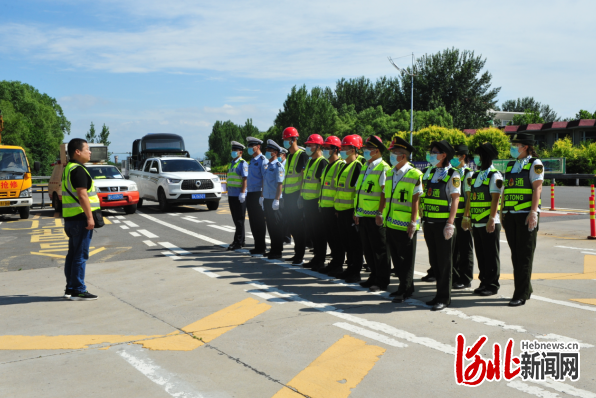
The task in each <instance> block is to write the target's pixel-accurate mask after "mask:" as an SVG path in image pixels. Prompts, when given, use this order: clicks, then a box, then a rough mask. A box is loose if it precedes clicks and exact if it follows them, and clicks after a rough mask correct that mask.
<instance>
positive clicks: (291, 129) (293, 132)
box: [282, 127, 298, 140]
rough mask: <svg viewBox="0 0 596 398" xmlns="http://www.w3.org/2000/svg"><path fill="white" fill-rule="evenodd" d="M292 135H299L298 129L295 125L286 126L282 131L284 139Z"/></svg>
mask: <svg viewBox="0 0 596 398" xmlns="http://www.w3.org/2000/svg"><path fill="white" fill-rule="evenodd" d="M292 137H298V130H296V128H295V127H286V128H285V129H284V132H283V133H282V139H283V140H285V139H288V138H292Z"/></svg>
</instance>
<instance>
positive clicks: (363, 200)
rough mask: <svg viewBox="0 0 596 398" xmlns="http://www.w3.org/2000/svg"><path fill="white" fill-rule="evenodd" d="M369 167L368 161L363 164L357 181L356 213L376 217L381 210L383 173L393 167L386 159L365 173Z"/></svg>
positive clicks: (360, 215) (361, 215)
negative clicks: (380, 182) (380, 180)
mask: <svg viewBox="0 0 596 398" xmlns="http://www.w3.org/2000/svg"><path fill="white" fill-rule="evenodd" d="M367 169H368V163H367V164H365V165H363V166H362V169H361V170H360V175H359V176H358V182H357V183H356V196H355V197H354V207H355V208H356V211H355V215H357V216H358V217H376V215H377V213H378V212H379V204H380V202H381V195H382V194H383V190H382V189H381V185H379V178H380V177H381V173H383V172H385V173H386V172H388V171H389V170H390V169H391V166H389V165H388V164H387V163H386V162H385V161H384V160H381V162H380V163H379V164H378V165H376V166H375V168H374V169H372V170H371V171H370V172H369V173H368V174H367V175H366V179H365V178H364V174H366V170H367Z"/></svg>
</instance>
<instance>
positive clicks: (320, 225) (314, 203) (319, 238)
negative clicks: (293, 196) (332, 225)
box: [304, 199, 327, 264]
mask: <svg viewBox="0 0 596 398" xmlns="http://www.w3.org/2000/svg"><path fill="white" fill-rule="evenodd" d="M304 222H305V224H306V229H307V236H310V237H311V238H312V243H313V253H314V257H313V259H312V261H313V262H315V261H316V262H320V263H321V264H322V263H324V262H325V255H326V254H327V239H326V238H325V223H324V221H323V216H322V214H321V212H320V211H319V199H312V200H305V201H304Z"/></svg>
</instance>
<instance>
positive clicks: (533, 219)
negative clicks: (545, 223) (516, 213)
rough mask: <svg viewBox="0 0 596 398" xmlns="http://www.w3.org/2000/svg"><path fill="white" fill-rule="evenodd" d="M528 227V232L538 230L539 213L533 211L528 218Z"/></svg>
mask: <svg viewBox="0 0 596 398" xmlns="http://www.w3.org/2000/svg"><path fill="white" fill-rule="evenodd" d="M526 225H527V226H528V231H530V232H531V231H533V230H534V228H536V225H538V212H537V211H531V212H530V213H529V214H528V217H526Z"/></svg>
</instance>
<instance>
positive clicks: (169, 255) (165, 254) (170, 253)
mask: <svg viewBox="0 0 596 398" xmlns="http://www.w3.org/2000/svg"><path fill="white" fill-rule="evenodd" d="M161 254H163V255H164V256H166V257H174V258H177V257H178V256H176V253H173V252H161Z"/></svg>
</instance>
